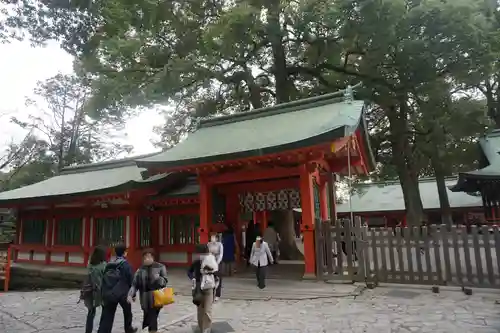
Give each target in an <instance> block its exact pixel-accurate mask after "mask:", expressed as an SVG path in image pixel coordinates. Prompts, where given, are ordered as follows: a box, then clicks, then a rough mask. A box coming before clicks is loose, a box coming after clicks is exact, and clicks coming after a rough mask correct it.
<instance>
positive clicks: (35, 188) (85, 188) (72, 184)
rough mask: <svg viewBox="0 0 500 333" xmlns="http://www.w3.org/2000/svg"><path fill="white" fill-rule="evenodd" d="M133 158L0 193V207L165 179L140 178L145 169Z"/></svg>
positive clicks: (84, 167) (118, 189)
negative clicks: (23, 201) (22, 201)
mask: <svg viewBox="0 0 500 333" xmlns="http://www.w3.org/2000/svg"><path fill="white" fill-rule="evenodd" d="M147 156H150V155H147ZM141 157H145V156H141ZM136 158H137V157H135V158H127V159H122V160H115V161H110V162H102V163H94V164H88V165H82V166H75V167H68V168H66V169H64V170H63V172H62V173H61V174H60V175H58V176H55V177H52V178H49V179H47V180H44V181H42V182H39V183H36V184H33V185H28V186H24V187H21V188H18V189H15V190H12V191H5V192H0V205H1V204H2V203H12V202H15V201H20V200H27V199H34V198H37V199H42V200H43V199H49V198H50V199H56V198H61V197H66V196H76V195H94V194H95V195H97V194H103V193H113V192H121V191H126V190H131V189H136V188H140V187H143V186H148V185H151V183H153V182H156V181H161V180H163V179H164V178H166V177H167V176H168V175H165V174H163V175H157V176H153V177H150V178H147V179H143V176H142V174H141V173H142V172H143V171H144V169H140V168H138V167H137V165H136V164H135V159H136Z"/></svg>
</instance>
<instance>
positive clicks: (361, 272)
mask: <svg viewBox="0 0 500 333" xmlns="http://www.w3.org/2000/svg"><path fill="white" fill-rule="evenodd" d="M316 235H317V237H316V252H317V261H318V264H317V275H318V278H321V279H334V280H349V281H374V282H387V283H404V284H432V285H458V286H470V287H490V288H500V229H499V228H498V227H489V226H482V227H474V226H473V227H471V228H469V230H468V229H467V228H466V227H465V226H458V227H452V228H451V229H448V228H447V227H446V226H445V225H437V226H431V227H407V228H406V227H405V228H395V229H368V227H366V226H362V225H361V221H360V220H359V219H358V220H355V222H354V223H351V222H350V221H349V220H337V221H336V222H335V223H331V222H330V221H322V222H319V221H318V222H317V224H316Z"/></svg>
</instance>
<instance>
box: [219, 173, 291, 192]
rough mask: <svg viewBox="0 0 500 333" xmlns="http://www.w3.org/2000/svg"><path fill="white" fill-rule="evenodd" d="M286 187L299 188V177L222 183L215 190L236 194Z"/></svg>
mask: <svg viewBox="0 0 500 333" xmlns="http://www.w3.org/2000/svg"><path fill="white" fill-rule="evenodd" d="M288 188H299V177H294V178H285V179H276V180H270V181H257V182H246V183H237V184H222V185H220V186H218V187H217V190H218V191H219V192H220V193H224V194H238V193H242V192H270V191H275V190H282V189H288Z"/></svg>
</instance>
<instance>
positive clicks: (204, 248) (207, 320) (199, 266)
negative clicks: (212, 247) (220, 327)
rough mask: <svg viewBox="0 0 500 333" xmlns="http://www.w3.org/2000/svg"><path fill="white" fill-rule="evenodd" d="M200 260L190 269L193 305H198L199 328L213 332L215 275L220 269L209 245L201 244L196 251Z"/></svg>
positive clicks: (206, 332) (203, 332) (202, 330)
mask: <svg viewBox="0 0 500 333" xmlns="http://www.w3.org/2000/svg"><path fill="white" fill-rule="evenodd" d="M195 252H196V254H198V258H197V259H196V260H195V261H193V263H192V264H191V266H190V267H189V269H188V277H189V279H191V281H192V283H193V304H194V305H196V312H197V320H198V327H199V329H200V332H201V333H210V331H211V330H212V308H213V303H214V293H215V289H216V288H217V282H216V280H217V279H216V276H215V273H216V272H217V271H218V269H219V267H218V265H217V260H216V259H215V257H214V255H213V254H211V253H210V251H209V250H208V245H207V244H199V245H197V246H196V249H195Z"/></svg>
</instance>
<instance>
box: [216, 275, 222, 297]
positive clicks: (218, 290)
mask: <svg viewBox="0 0 500 333" xmlns="http://www.w3.org/2000/svg"><path fill="white" fill-rule="evenodd" d="M216 276H217V278H218V279H219V285H218V286H217V288H216V289H215V297H221V295H222V274H219V272H217V274H216Z"/></svg>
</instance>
